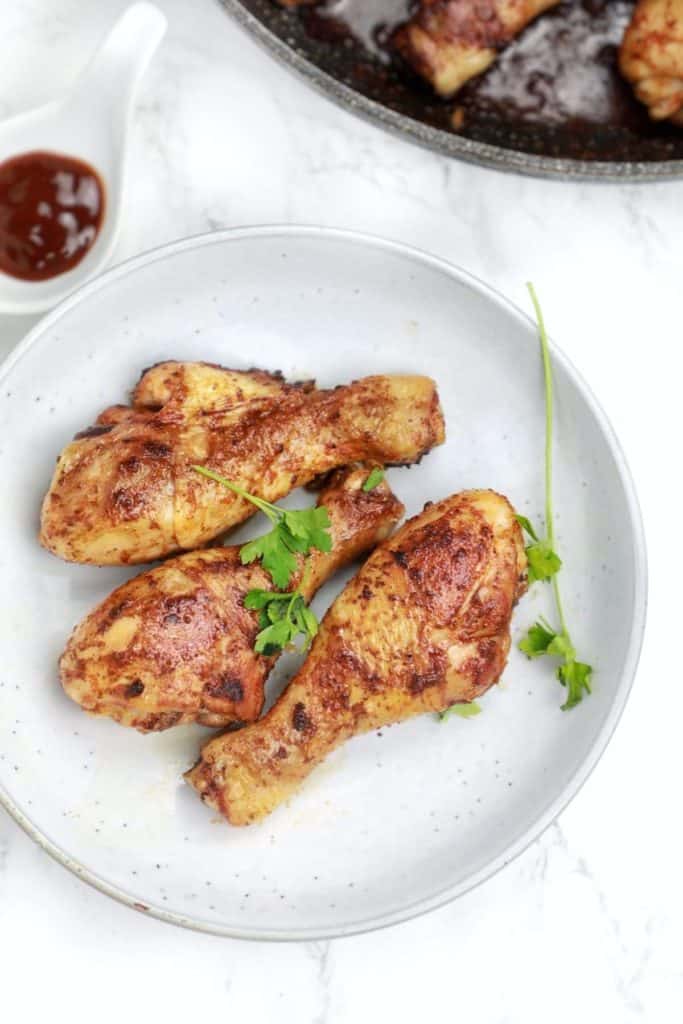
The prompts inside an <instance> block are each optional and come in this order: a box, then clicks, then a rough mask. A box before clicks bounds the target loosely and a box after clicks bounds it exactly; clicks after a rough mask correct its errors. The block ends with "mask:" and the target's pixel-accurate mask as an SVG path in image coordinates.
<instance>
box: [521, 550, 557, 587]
mask: <svg viewBox="0 0 683 1024" xmlns="http://www.w3.org/2000/svg"><path fill="white" fill-rule="evenodd" d="M525 551H526V557H527V562H528V564H529V568H528V575H529V583H535V582H536V580H551V579H552V578H553V576H554V575H555V574H556V573H558V572H559V571H560V569H561V568H562V559H561V558H560V556H559V555H558V554H557V553H556V552H555V551H553V549H552V548H551V547H550V545H549V543H548V541H547V540H539V541H536V543H535V544H530V545H529V547H527V548H525Z"/></svg>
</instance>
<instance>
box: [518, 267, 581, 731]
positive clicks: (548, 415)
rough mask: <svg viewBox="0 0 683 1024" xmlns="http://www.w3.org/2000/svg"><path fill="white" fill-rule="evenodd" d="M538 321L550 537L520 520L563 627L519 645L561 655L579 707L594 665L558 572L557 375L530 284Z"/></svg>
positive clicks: (532, 634)
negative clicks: (575, 632) (574, 632)
mask: <svg viewBox="0 0 683 1024" xmlns="http://www.w3.org/2000/svg"><path fill="white" fill-rule="evenodd" d="M527 287H528V289H529V294H530V296H531V301H532V302H533V305H534V310H535V312H536V319H537V322H538V336H539V341H540V343H541V359H542V361H543V378H544V387H545V525H546V531H547V537H545V538H540V537H539V536H538V534H537V533H536V531H535V530H534V528H533V526H532V525H531V522H530V521H529V520H528V519H527V518H526V516H517V522H518V523H519V525H520V526H521V527H522V529H523V530H524V531H525V533H527V534H528V535H529V536H530V537H531V539H532V540H533V542H534V543H533V544H530V545H529V546H528V547H527V548H526V549H525V550H526V556H527V560H528V563H529V571H528V575H529V583H534V582H535V581H536V580H550V581H551V583H552V589H553V596H554V599H555V607H556V609H557V616H558V618H559V621H560V628H559V629H558V630H554V629H553V627H552V626H551V625H550V624H549V623H548V622H546V620H545V619H539V620H538V622H536V623H534V625H533V626H532V627H531V628H530V629H529V631H528V633H527V635H526V636H525V637H524V639H523V640H522V641H521V643H520V645H519V648H520V650H521V651H523V652H524V654H526V655H527V657H529V658H540V657H542V656H544V655H547V656H549V657H554V658H559V659H560V664H559V665H558V667H557V669H556V675H557V678H558V679H559V681H560V682H561V683H562V685H563V686H565V687H566V689H567V699H566V701H565V702H564V704H563V705H562V710H563V711H568V710H569V709H570V708H573V707H576V705H577V704H579V703H580V702H581V700H582V699H583V696H584V693H590V692H591V675H592V672H593V670H592V668H591V666H590V665H587V664H585V663H584V662H581V661H577V660H576V650H575V648H574V645H573V643H572V641H571V637H570V636H569V630H568V628H567V623H566V620H565V617H564V609H563V607H562V598H561V595H560V586H559V582H558V578H557V574H558V573H559V571H560V569H561V568H562V560H561V559H560V557H559V555H558V554H557V552H556V551H555V534H554V525H553V493H552V480H553V471H552V468H553V376H552V369H551V366H550V345H549V344H548V336H547V334H546V330H545V323H544V321H543V313H542V312H541V307H540V304H539V302H538V298H537V297H536V292H535V291H534V287H533V285H531V284H529V285H527Z"/></svg>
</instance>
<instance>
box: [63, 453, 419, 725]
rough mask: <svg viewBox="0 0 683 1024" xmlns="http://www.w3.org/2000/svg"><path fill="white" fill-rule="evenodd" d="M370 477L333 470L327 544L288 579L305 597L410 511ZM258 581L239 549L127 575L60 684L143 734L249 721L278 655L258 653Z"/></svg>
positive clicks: (197, 554) (83, 637) (322, 500)
mask: <svg viewBox="0 0 683 1024" xmlns="http://www.w3.org/2000/svg"><path fill="white" fill-rule="evenodd" d="M368 472H369V467H368V466H365V467H362V466H361V467H355V468H352V469H344V470H338V471H337V472H336V473H335V474H334V475H333V477H332V478H331V480H330V481H329V482H328V483H327V485H326V486H325V488H324V489H323V491H322V492H321V493H320V495H319V498H318V504H319V505H324V506H325V508H326V509H327V511H328V514H329V517H330V521H331V528H330V532H331V536H332V550H331V551H330V552H329V553H323V552H321V551H313V552H312V553H311V555H310V558H309V562H308V569H307V571H306V574H305V577H304V579H303V581H302V580H301V571H299V572H298V574H296V575H295V576H294V577H293V578H292V579H291V581H290V589H292V590H294V589H295V588H296V586H297V585H298V584H299V583H301V592H302V593H303V595H304V597H305V598H306V599H307V600H308V599H310V597H311V596H312V595H313V594H314V593H315V591H316V590H317V589H318V587H319V586H321V584H322V583H324V582H325V580H326V579H327V578H329V577H330V576H331V575H332V574H333V573H334V572H335V571H336V570H337V569H339V568H340V567H341V566H342V565H344V564H346V563H348V562H350V561H353V559H355V558H357V557H358V556H359V555H361V554H363V553H365V552H366V551H368V550H369V549H371V548H372V547H374V545H375V544H377V543H378V542H379V541H380V540H383V539H384V538H385V537H386V536H387V535H388V534H389V533H390V532H391V530H392V529H393V528H394V526H395V525H396V523H397V522H398V520H399V519H400V518H401V516H402V514H403V506H402V504H401V503H400V501H398V499H397V498H396V497H395V496H394V495H393V494H392V492H391V490H390V489H389V487H388V485H387V484H386V483H384V482H383V483H380V484H379V485H378V486H376V487H375V488H373V489H372V490H371V491H367V492H366V491H363V489H362V485H363V483H364V482H365V481H366V479H367V477H368ZM300 570H301V565H300ZM253 588H261V589H264V590H272V589H274V588H273V585H272V583H271V581H270V577H269V576H268V575H267V573H266V572H265V571H264V570H263V569H262V568H261V567H260V565H258V564H252V565H242V564H241V562H240V557H239V548H238V547H229V548H211V549H209V550H206V551H194V552H192V553H190V554H185V555H181V556H179V557H178V558H173V559H170V560H169V561H167V562H165V563H164V564H163V565H161V566H159V567H158V568H156V569H152V570H150V571H149V572H145V573H142V574H141V575H140V576H137V577H135V578H134V579H132V580H129V581H128V582H127V583H124V584H123V585H122V586H120V587H118V588H117V589H116V590H115V591H114V592H113V593H112V594H110V596H109V597H108V598H107V599H106V600H105V601H103V602H102V604H101V605H99V607H97V608H96V609H95V610H94V611H92V612H91V613H90V614H89V615H88V616H87V617H86V618H85V619H84V620H83V621H82V622H81V623H80V625H78V626H77V627H76V629H75V630H74V632H73V634H72V636H71V639H70V640H69V643H68V645H67V647H66V650H65V651H64V654H63V655H62V657H61V660H60V675H61V680H62V685H63V687H64V690H65V691H66V693H67V694H68V695H69V696H70V697H71V698H72V699H73V700H75V701H76V702H77V703H78V704H80V705H81V706H82V707H83V708H85V709H86V710H87V711H90V712H91V713H93V714H96V715H107V716H109V717H110V718H113V719H114V720H115V721H117V722H120V723H121V724H123V725H129V726H133V727H135V728H136V729H139V730H140V731H141V732H151V731H158V730H161V729H167V728H169V727H170V726H173V725H178V724H182V723H186V722H195V721H197V722H201V723H203V724H205V725H227V724H228V723H230V722H234V721H242V722H251V721H253V720H254V719H255V718H257V717H258V715H259V713H260V711H261V708H262V706H263V693H264V684H265V680H266V677H267V675H268V672H269V671H270V669H271V667H272V665H273V664H274V662H275V660H276V658H275V657H265V656H264V655H260V654H256V652H255V651H254V640H255V637H256V633H257V631H258V624H257V622H258V613H257V612H253V611H249V610H248V609H246V608H245V607H244V597H245V595H246V594H247V592H248V591H249V590H251V589H253Z"/></svg>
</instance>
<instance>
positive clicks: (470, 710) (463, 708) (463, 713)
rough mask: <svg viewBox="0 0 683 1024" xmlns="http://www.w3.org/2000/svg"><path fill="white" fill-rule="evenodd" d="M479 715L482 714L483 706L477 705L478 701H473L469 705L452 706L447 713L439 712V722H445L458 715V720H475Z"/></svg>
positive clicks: (447, 709)
mask: <svg viewBox="0 0 683 1024" xmlns="http://www.w3.org/2000/svg"><path fill="white" fill-rule="evenodd" d="M479 714H481V706H480V705H479V704H477V702H476V700H473V701H470V702H469V704H451V706H450V707H449V708H446V710H445V711H440V712H439V721H441V722H445V721H446V719H447V718H450V717H451V715H457V716H458V718H474V717H475V715H479Z"/></svg>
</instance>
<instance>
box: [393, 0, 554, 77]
mask: <svg viewBox="0 0 683 1024" xmlns="http://www.w3.org/2000/svg"><path fill="white" fill-rule="evenodd" d="M559 2H560V0H476V2H473V0H419V6H418V9H417V11H416V13H415V14H414V15H413V16H412V17H411V18H410V19H409V20H408V21H407V22H405V24H403V25H400V26H399V27H398V29H397V30H396V32H395V33H394V35H393V37H392V41H393V45H394V47H395V49H396V50H397V51H398V52H399V53H400V55H401V56H402V57H403V59H404V60H405V61H406V62H407V63H408V64H410V65H411V66H412V67H413V68H414V70H415V71H417V73H418V74H419V75H422V77H423V78H426V79H427V81H428V82H429V83H430V85H431V86H432V88H433V89H434V90H435V91H436V92H437V93H438V94H439V95H440V96H452V95H453V94H454V93H456V92H457V91H458V89H460V88H462V86H463V85H464V84H465V82H467V81H469V79H470V78H474V76H475V75H480V74H482V72H484V71H486V69H487V68H488V67H490V65H491V64H493V62H494V60H495V59H496V57H497V55H498V51H499V50H501V49H502V48H503V47H504V46H505V45H506V44H507V43H509V42H510V41H511V40H512V39H514V37H515V36H516V35H518V34H519V33H520V32H521V31H522V29H523V28H525V27H526V26H527V25H528V24H529V22H530V21H532V20H533V19H534V18H535V17H537V15H539V14H541V13H542V12H543V11H546V10H548V8H550V7H555V6H556V4H558V3H559Z"/></svg>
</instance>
